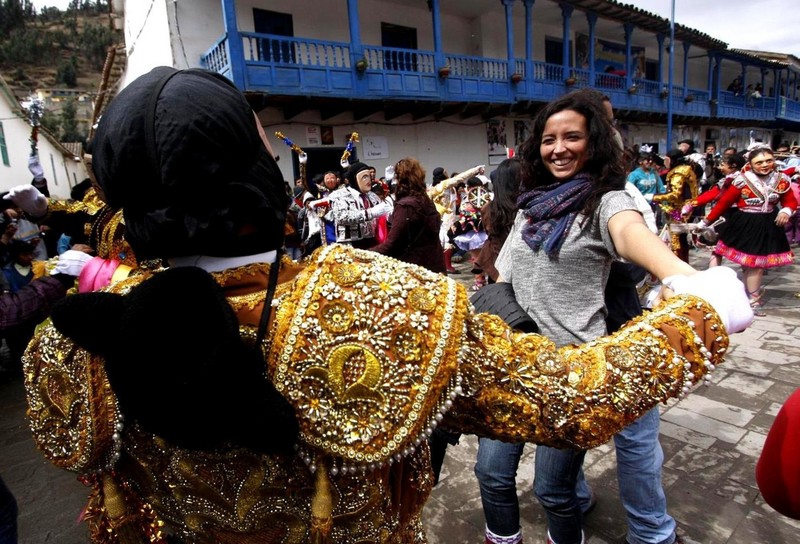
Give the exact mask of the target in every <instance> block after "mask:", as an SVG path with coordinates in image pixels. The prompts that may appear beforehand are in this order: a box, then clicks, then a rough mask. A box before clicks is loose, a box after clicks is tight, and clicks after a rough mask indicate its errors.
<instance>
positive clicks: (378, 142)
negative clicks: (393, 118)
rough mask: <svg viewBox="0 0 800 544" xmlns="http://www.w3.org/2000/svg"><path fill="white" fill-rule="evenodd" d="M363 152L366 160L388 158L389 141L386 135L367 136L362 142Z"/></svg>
mask: <svg viewBox="0 0 800 544" xmlns="http://www.w3.org/2000/svg"><path fill="white" fill-rule="evenodd" d="M362 153H363V155H364V159H365V160H370V159H388V158H389V142H388V141H387V140H386V137H384V136H365V137H364V143H363V144H362Z"/></svg>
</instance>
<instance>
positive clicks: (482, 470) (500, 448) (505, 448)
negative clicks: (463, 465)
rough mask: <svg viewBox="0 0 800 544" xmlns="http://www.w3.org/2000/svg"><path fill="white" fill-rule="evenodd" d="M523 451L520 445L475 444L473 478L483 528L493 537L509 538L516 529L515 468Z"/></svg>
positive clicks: (485, 440) (484, 440) (488, 441)
mask: <svg viewBox="0 0 800 544" xmlns="http://www.w3.org/2000/svg"><path fill="white" fill-rule="evenodd" d="M524 447H525V444H524V443H516V444H512V443H509V442H501V441H499V440H492V439H491V438H480V439H479V440H478V457H477V461H476V462H475V476H477V478H478V486H479V487H480V489H481V503H482V504H483V516H484V517H485V518H486V527H488V528H489V530H490V531H491V532H493V533H494V534H496V535H500V536H511V535H514V534H516V533H517V531H519V528H520V524H519V500H518V498H517V467H518V466H519V459H520V457H522V450H523V448H524Z"/></svg>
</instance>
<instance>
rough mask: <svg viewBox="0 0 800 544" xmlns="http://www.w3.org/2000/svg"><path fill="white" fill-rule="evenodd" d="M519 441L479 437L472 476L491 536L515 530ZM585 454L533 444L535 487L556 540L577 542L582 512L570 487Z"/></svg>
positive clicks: (566, 543) (564, 543) (561, 543)
mask: <svg viewBox="0 0 800 544" xmlns="http://www.w3.org/2000/svg"><path fill="white" fill-rule="evenodd" d="M524 446H525V444H522V443H519V444H511V443H507V442H501V441H499V440H491V439H489V438H481V439H480V440H479V442H478V458H477V462H476V463H475V476H477V478H478V485H479V486H480V490H481V503H482V504H483V515H484V517H485V518H486V527H488V528H489V530H490V531H491V532H493V533H494V534H496V535H500V536H510V535H513V534H516V533H517V531H519V529H520V523H519V500H518V498H517V481H516V477H517V468H518V467H519V460H520V457H522V450H523V448H524ZM585 453H586V452H584V451H577V450H560V449H557V448H550V447H547V446H537V447H536V462H535V463H536V473H535V476H534V484H533V485H534V490H535V492H536V498H537V499H539V502H540V503H541V505H542V506H543V507H544V509H545V513H546V514H547V525H548V530H549V531H550V536H552V537H553V539H554V540H555V541H556V542H557V543H558V544H579V543H580V542H581V537H582V531H581V526H582V525H581V524H582V515H581V507H580V505H579V502H578V497H577V494H576V491H575V490H576V487H577V479H578V477H579V475H582V471H581V466H582V465H583V457H584V455H585Z"/></svg>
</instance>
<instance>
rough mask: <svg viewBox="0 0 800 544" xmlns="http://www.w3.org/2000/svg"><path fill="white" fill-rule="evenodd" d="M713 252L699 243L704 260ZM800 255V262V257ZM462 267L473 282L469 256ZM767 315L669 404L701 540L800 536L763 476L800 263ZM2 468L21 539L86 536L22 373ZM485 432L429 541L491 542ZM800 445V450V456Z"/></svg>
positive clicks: (683, 524)
mask: <svg viewBox="0 0 800 544" xmlns="http://www.w3.org/2000/svg"><path fill="white" fill-rule="evenodd" d="M707 257H708V253H707V252H704V251H693V252H692V260H693V264H695V266H697V267H698V268H704V267H705V263H704V261H705V260H706V258H707ZM795 264H797V261H796V262H795ZM456 266H457V267H458V268H459V269H460V270H461V271H462V273H461V274H459V275H454V276H452V277H453V278H454V279H458V280H459V281H460V282H462V283H464V284H465V285H467V286H470V285H471V284H472V275H471V274H470V273H469V268H470V266H469V264H467V263H461V264H458V265H456ZM765 284H766V286H767V291H766V295H765V308H764V309H765V312H766V314H767V315H766V316H765V317H759V318H756V321H755V323H754V324H753V325H752V326H751V327H750V328H749V329H748V330H747V331H745V332H743V333H740V334H736V335H734V336H733V337H732V338H731V349H730V351H729V354H728V357H727V362H726V363H725V364H724V365H722V366H721V367H720V368H718V369H717V371H716V372H715V373H714V375H713V378H712V382H713V383H712V385H709V386H705V385H704V386H699V387H697V388H696V389H695V390H694V391H693V392H692V393H691V394H690V395H689V396H688V397H686V398H685V399H683V400H681V401H671V402H670V403H668V404H667V405H665V406H663V407H662V414H661V444H662V446H663V449H664V486H665V489H666V493H667V500H668V502H669V511H670V513H671V514H672V516H673V517H675V519H676V520H677V521H678V526H679V533H681V534H682V535H683V536H684V539H685V541H686V542H687V543H690V544H699V543H703V544H752V543H757V544H762V543H763V544H796V543H798V542H800V522H797V521H793V520H790V519H788V518H785V517H783V516H781V515H779V514H777V513H775V512H774V511H773V510H772V509H771V508H770V507H769V506H767V505H766V504H765V503H764V502H763V500H762V499H761V496H760V495H759V493H758V490H757V488H756V485H755V481H754V467H755V463H756V460H757V458H758V454H759V452H760V451H761V447H762V445H763V442H764V439H765V436H766V433H767V431H768V429H769V427H770V425H771V423H772V420H773V418H774V417H775V414H776V413H777V411H778V409H779V407H780V406H781V404H782V403H783V401H784V400H785V399H786V398H787V397H788V396H789V395H790V394H791V393H792V392H793V391H794V390H795V389H796V388H797V387H800V344H799V343H798V341H797V339H796V333H797V332H798V327H800V298H797V297H795V294H796V293H798V292H800V272H798V268H797V267H796V266H789V267H784V268H782V269H775V270H772V271H770V272H769V273H768V275H767V276H766V277H765ZM0 410H1V412H0V413H2V418H0V474H2V475H3V478H4V479H5V480H6V483H7V484H8V486H9V487H10V488H11V490H12V491H13V492H14V494H15V495H16V497H17V500H18V502H19V507H20V517H19V525H20V543H21V544H40V543H46V542H53V543H57V544H83V543H86V542H88V537H87V531H86V529H85V527H84V525H83V524H81V523H80V522H78V517H79V515H80V512H81V509H82V508H83V506H84V504H85V498H86V494H87V489H86V488H85V487H84V486H83V485H82V484H80V483H79V482H78V481H77V480H76V478H75V475H74V474H71V473H68V472H65V471H62V470H59V469H57V468H54V467H52V466H51V465H50V464H49V463H47V461H45V459H44V457H43V456H42V455H41V454H39V453H38V451H37V450H36V448H35V446H34V444H33V441H32V439H31V436H30V431H29V430H28V428H27V426H26V424H25V420H24V414H25V401H24V394H23V391H22V384H21V383H20V382H12V383H4V384H0ZM476 451H477V440H476V439H475V438H474V437H464V438H462V440H461V442H460V444H459V445H457V446H455V447H451V448H449V449H448V456H447V459H446V460H445V465H444V468H443V472H442V478H441V481H440V483H439V485H438V486H437V487H436V489H434V492H433V496H432V497H431V500H430V501H429V502H428V505H427V506H426V509H425V512H424V522H425V526H426V529H427V531H428V538H429V541H430V542H431V543H432V544H434V543H442V544H461V543H468V542H472V543H478V542H483V525H484V524H483V513H482V510H481V504H480V497H479V493H478V484H477V482H476V480H475V476H474V474H473V466H474V462H475V454H476ZM534 451H535V447H534V446H528V447H527V448H526V449H525V458H524V459H523V463H522V465H521V466H520V473H519V475H518V490H519V491H518V492H519V495H520V506H521V513H522V525H523V532H524V534H525V537H526V542H527V543H531V542H534V543H543V542H544V541H545V524H544V515H543V512H542V509H541V507H539V505H538V503H537V502H536V500H535V498H534V497H533V494H532V492H531V487H532V482H533V454H534ZM799 454H800V453H799ZM615 464H616V462H615V455H614V448H613V445H612V444H605V445H603V446H601V447H599V448H596V449H594V450H592V451H590V452H589V454H588V455H587V457H586V464H585V470H586V475H587V478H588V480H589V482H590V484H591V485H592V486H593V488H594V491H595V495H596V497H597V498H598V504H597V508H595V510H594V511H593V512H592V514H591V515H590V516H589V517H588V518H587V520H586V527H585V529H586V542H587V544H617V543H619V542H623V541H624V538H625V533H626V519H625V513H624V510H623V508H622V506H621V504H620V502H619V496H618V492H617V490H618V486H617V481H616V468H615Z"/></svg>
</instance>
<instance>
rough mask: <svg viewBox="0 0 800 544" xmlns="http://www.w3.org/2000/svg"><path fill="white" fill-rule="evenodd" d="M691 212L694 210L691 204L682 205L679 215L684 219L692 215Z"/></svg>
mask: <svg viewBox="0 0 800 544" xmlns="http://www.w3.org/2000/svg"><path fill="white" fill-rule="evenodd" d="M692 210H694V206H692V205H691V204H684V205H683V207H682V208H681V215H682V216H684V217H685V216H687V215H689V214H690V213H692Z"/></svg>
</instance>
